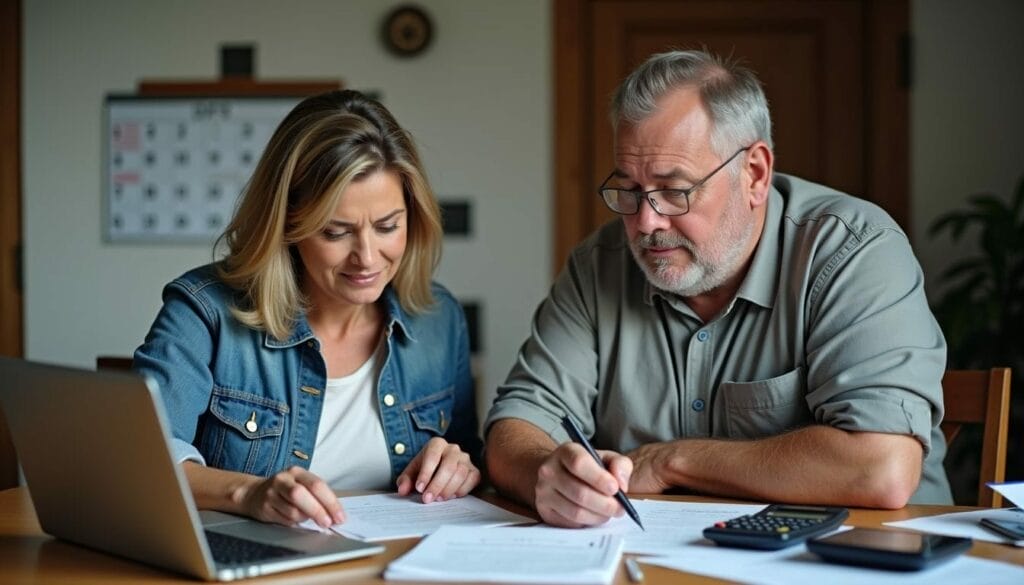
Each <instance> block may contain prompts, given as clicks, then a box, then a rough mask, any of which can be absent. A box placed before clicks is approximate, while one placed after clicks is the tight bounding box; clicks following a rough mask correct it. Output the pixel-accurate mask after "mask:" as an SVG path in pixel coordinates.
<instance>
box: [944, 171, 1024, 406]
mask: <svg viewBox="0 0 1024 585" xmlns="http://www.w3.org/2000/svg"><path fill="white" fill-rule="evenodd" d="M968 202H969V205H968V207H967V208H966V209H961V210H955V211H951V212H949V213H946V214H943V215H942V216H940V217H938V218H937V219H936V220H935V222H934V223H933V224H932V225H931V228H930V229H929V235H931V236H932V237H935V236H937V235H938V234H940V233H942V232H943V231H949V232H950V237H951V239H952V240H953V241H954V242H959V241H960V240H961V239H962V238H963V237H964V236H965V235H967V234H969V233H976V234H977V238H978V239H977V242H978V254H977V255H973V256H971V257H969V258H966V259H964V260H960V261H958V262H956V263H954V264H953V265H952V266H950V267H949V268H947V269H946V270H945V271H943V273H942V275H941V276H940V278H939V281H940V282H941V283H942V284H943V285H945V286H946V287H947V288H946V289H945V292H944V293H943V295H942V298H941V299H940V300H939V302H938V303H936V304H935V306H934V307H933V310H934V312H935V317H936V319H938V321H939V324H940V325H941V326H942V330H943V333H944V334H945V335H946V342H947V344H948V345H949V366H948V367H951V368H988V367H992V366H1010V367H1012V368H1014V377H1015V378H1017V379H1018V380H1019V379H1020V377H1021V373H1022V369H1024V178H1022V179H1021V181H1020V183H1019V185H1018V186H1017V191H1016V193H1014V195H1013V197H1011V200H1010V201H1005V200H1004V199H1002V198H999V197H997V196H995V195H993V194H989V193H983V194H979V195H972V196H971V197H969V198H968ZM1017 388H1020V390H1018V393H1020V392H1022V391H1024V388H1021V387H1020V386H1019V385H1017V386H1016V388H1015V389H1017Z"/></svg>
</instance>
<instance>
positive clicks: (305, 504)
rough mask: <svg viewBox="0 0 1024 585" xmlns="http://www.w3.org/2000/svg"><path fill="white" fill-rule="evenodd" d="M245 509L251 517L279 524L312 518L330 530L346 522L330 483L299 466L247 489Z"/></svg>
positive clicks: (288, 523)
mask: <svg viewBox="0 0 1024 585" xmlns="http://www.w3.org/2000/svg"><path fill="white" fill-rule="evenodd" d="M242 506H243V509H244V510H245V511H246V513H247V514H248V515H249V516H252V517H253V518H256V519H257V520H262V521H264V522H274V523H276V524H285V525H292V524H298V523H299V522H303V521H305V520H306V519H312V520H313V521H314V522H316V523H317V524H318V525H320V526H322V527H324V528H327V527H329V526H331V525H333V524H340V523H342V522H344V521H345V512H344V510H342V509H341V502H339V501H338V497H337V496H336V495H334V492H333V491H332V490H331V488H329V487H328V486H327V483H326V482H324V480H322V479H320V478H319V477H318V476H317V475H316V474H314V473H310V472H309V471H308V470H306V469H303V468H301V467H299V466H297V465H296V466H292V467H289V468H288V469H286V470H284V471H280V472H278V473H276V474H274V475H272V476H270V477H268V478H259V481H258V482H257V483H253V484H252V485H250V486H248V487H247V488H246V489H245V490H244V494H243V495H242Z"/></svg>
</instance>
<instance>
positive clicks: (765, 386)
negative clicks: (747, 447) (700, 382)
mask: <svg viewBox="0 0 1024 585" xmlns="http://www.w3.org/2000/svg"><path fill="white" fill-rule="evenodd" d="M806 394H807V381H806V377H805V376H804V368H803V367H799V368H797V369H795V370H792V371H790V372H787V373H785V374H783V375H781V376H777V377H775V378H769V379H767V380H757V381H754V382H723V383H722V384H721V385H719V386H718V393H717V396H716V398H717V401H718V404H717V405H716V406H717V410H718V412H720V413H721V415H720V416H719V417H716V418H720V420H718V421H716V423H717V424H716V426H717V427H718V428H724V429H726V436H727V437H733V438H745V439H757V438H761V437H766V436H770V435H777V434H779V433H782V432H785V431H787V430H792V429H797V428H800V427H804V426H807V425H808V424H810V423H811V422H812V421H813V420H814V419H813V416H812V414H811V410H810V408H809V407H808V406H807V399H806Z"/></svg>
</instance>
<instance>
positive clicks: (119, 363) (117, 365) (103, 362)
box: [96, 355, 132, 370]
mask: <svg viewBox="0 0 1024 585" xmlns="http://www.w3.org/2000/svg"><path fill="white" fill-rule="evenodd" d="M96 369H97V370H130V369H132V358H130V357H124V356H113V355H101V356H99V357H97V358H96Z"/></svg>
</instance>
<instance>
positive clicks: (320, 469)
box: [309, 343, 394, 490]
mask: <svg viewBox="0 0 1024 585" xmlns="http://www.w3.org/2000/svg"><path fill="white" fill-rule="evenodd" d="M383 347H384V344H383V343H380V344H378V346H377V350H376V351H374V352H373V355H371V356H370V359H368V360H367V361H366V363H364V364H363V365H362V366H360V367H359V369H358V370H356V371H355V372H353V373H351V374H349V375H348V376H344V377H342V378H328V379H327V387H326V388H325V389H324V407H323V412H322V413H321V415H320V428H319V429H318V430H317V432H316V447H315V448H314V451H313V460H312V461H310V463H309V470H310V471H312V472H313V473H315V474H317V475H318V476H320V478H321V479H323V480H324V481H326V482H327V485H329V486H331V488H332V489H336V490H354V489H375V490H376V489H394V486H393V485H391V459H390V458H389V457H388V450H387V444H386V443H385V441H384V427H383V426H382V424H381V419H380V407H379V406H378V405H377V380H378V379H379V378H380V370H381V367H382V366H383V365H384V364H383V360H384V352H383V351H382V350H383Z"/></svg>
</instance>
